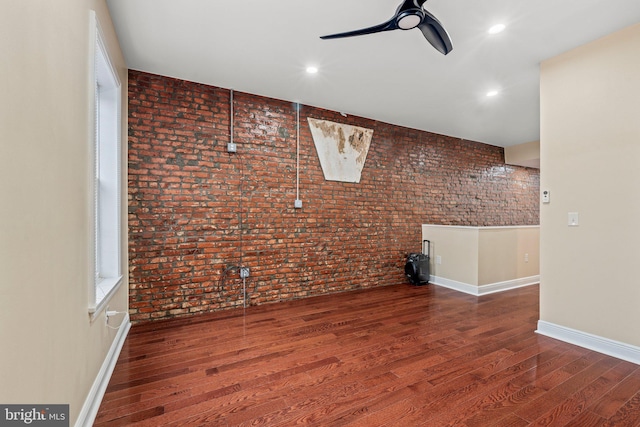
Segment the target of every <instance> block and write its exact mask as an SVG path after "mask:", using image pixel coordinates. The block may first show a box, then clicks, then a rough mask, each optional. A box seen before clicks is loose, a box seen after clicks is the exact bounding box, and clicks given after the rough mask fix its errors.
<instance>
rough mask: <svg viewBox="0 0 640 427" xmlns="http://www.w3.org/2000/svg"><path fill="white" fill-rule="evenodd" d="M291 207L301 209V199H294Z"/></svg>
mask: <svg viewBox="0 0 640 427" xmlns="http://www.w3.org/2000/svg"><path fill="white" fill-rule="evenodd" d="M293 207H294V208H296V209H302V200H300V199H296V201H295V202H293Z"/></svg>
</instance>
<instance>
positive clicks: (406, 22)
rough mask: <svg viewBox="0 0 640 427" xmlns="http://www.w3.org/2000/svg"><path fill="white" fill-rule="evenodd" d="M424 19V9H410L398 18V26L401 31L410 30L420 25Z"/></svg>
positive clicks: (401, 13)
mask: <svg viewBox="0 0 640 427" xmlns="http://www.w3.org/2000/svg"><path fill="white" fill-rule="evenodd" d="M423 19H424V12H423V11H422V9H408V10H404V11H402V12H400V13H399V14H398V16H397V18H396V24H397V25H398V28H400V29H401V30H410V29H412V28H415V27H417V26H418V25H420V23H421V22H422V20H423Z"/></svg>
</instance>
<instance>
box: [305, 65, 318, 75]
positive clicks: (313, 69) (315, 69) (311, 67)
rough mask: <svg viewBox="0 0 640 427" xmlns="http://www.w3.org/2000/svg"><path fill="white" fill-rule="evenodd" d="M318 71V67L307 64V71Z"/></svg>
mask: <svg viewBox="0 0 640 427" xmlns="http://www.w3.org/2000/svg"><path fill="white" fill-rule="evenodd" d="M317 72H318V67H313V66H309V67H307V73H309V74H316V73H317Z"/></svg>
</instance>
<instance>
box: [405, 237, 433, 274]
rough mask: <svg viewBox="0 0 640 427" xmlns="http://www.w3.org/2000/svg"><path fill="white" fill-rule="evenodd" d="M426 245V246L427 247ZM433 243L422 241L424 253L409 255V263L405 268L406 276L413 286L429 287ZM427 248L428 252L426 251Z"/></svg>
mask: <svg viewBox="0 0 640 427" xmlns="http://www.w3.org/2000/svg"><path fill="white" fill-rule="evenodd" d="M425 243H426V245H425ZM430 246H431V242H430V241H429V240H423V241H422V253H421V254H416V253H412V254H409V256H408V257H407V263H406V264H405V266H404V274H405V276H407V278H408V279H409V282H410V283H411V284H412V285H427V284H429V276H430V269H431V264H430V263H431V261H430V257H429V254H430V250H431V248H430ZM425 247H426V250H425Z"/></svg>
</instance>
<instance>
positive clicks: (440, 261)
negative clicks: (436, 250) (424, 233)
mask: <svg viewBox="0 0 640 427" xmlns="http://www.w3.org/2000/svg"><path fill="white" fill-rule="evenodd" d="M436 264H438V265H440V264H442V257H441V256H440V255H436Z"/></svg>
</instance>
